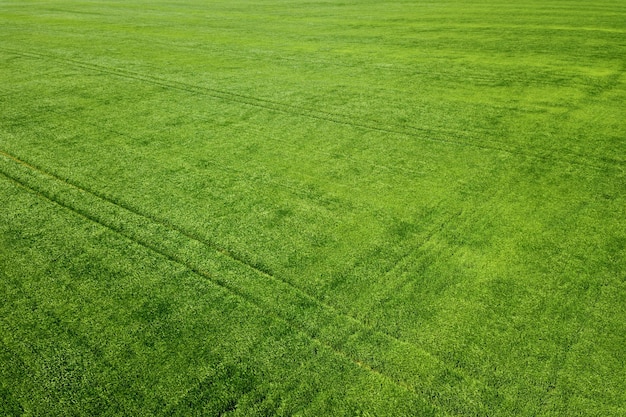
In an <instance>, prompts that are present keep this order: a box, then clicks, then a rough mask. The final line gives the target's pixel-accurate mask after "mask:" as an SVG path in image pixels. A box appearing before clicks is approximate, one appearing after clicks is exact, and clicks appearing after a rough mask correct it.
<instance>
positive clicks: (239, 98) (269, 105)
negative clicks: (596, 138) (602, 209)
mask: <svg viewBox="0 0 626 417" xmlns="http://www.w3.org/2000/svg"><path fill="white" fill-rule="evenodd" d="M0 50H2V51H5V52H8V53H12V54H15V55H20V56H24V57H28V58H35V59H44V60H49V61H54V62H58V63H62V64H66V65H70V66H73V67H76V68H82V69H86V70H89V71H96V72H100V73H104V74H109V75H113V76H116V77H121V78H126V79H132V80H135V81H140V82H144V83H149V84H153V85H157V86H160V87H163V88H166V89H173V90H178V91H184V92H187V93H192V94H200V95H204V96H208V97H213V98H216V99H220V100H225V101H230V102H235V103H239V104H243V105H247V106H251V107H256V108H259V109H263V110H270V111H274V112H278V113H281V114H286V115H292V116H299V117H305V118H309V119H315V120H321V121H326V122H331V123H335V124H339V125H345V126H349V127H352V128H355V129H360V130H366V131H373V132H380V133H386V134H393V135H401V136H408V137H411V138H415V139H418V140H421V141H427V142H435V143H441V144H446V145H453V146H461V147H470V148H475V149H481V150H488V151H496V152H504V153H508V154H511V155H516V156H524V157H529V158H534V159H539V160H544V161H552V162H558V163H562V164H566V165H580V166H585V167H589V168H594V169H597V170H603V169H605V168H606V165H609V166H622V165H624V164H625V163H626V161H622V160H619V159H612V158H596V157H593V156H588V155H585V156H584V158H585V159H587V160H589V159H592V160H595V162H589V161H582V160H579V159H571V158H563V157H558V156H557V155H555V154H554V151H550V150H547V149H538V150H539V152H529V151H526V150H522V149H519V148H508V147H506V145H505V144H504V143H501V142H494V141H491V142H483V143H471V142H467V141H466V140H463V139H472V136H470V135H467V134H463V133H461V132H458V131H453V130H450V131H446V130H442V129H427V128H420V127H417V126H409V127H400V126H381V125H378V124H373V123H371V122H369V123H368V122H367V121H364V122H361V123H357V122H354V121H352V119H351V118H349V117H347V116H345V115H341V114H336V113H331V112H325V111H323V110H318V109H309V108H305V107H299V106H292V105H288V104H284V103H280V102H277V101H273V100H269V99H264V98H258V97H252V96H247V95H243V94H238V93H233V92H229V91H225V90H221V89H216V88H212V87H203V86H198V85H193V84H188V83H184V82H181V81H175V80H168V79H165V78H159V77H154V76H151V75H146V74H141V73H138V72H134V71H129V70H124V69H121V68H115V67H107V66H104V65H100V64H93V63H88V62H83V61H79V60H75V59H70V58H61V57H58V56H54V55H51V54H43V53H40V52H34V51H28V52H24V51H17V50H13V49H9V48H4V47H0ZM441 134H446V135H448V136H451V137H455V139H446V138H444V137H442V136H441ZM427 135H430V136H427ZM479 140H480V139H479Z"/></svg>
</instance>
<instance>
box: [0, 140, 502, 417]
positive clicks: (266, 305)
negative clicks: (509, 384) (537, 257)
mask: <svg viewBox="0 0 626 417" xmlns="http://www.w3.org/2000/svg"><path fill="white" fill-rule="evenodd" d="M0 156H2V157H3V159H4V160H5V163H4V164H2V165H0V168H1V170H0V172H1V173H2V174H3V175H4V176H6V177H7V178H9V179H11V180H12V181H14V182H16V183H17V184H20V186H22V187H24V188H26V189H29V190H32V191H33V192H34V193H36V194H37V195H39V196H40V197H42V198H45V199H47V200H50V201H52V202H54V203H56V204H58V205H59V206H61V207H63V208H65V209H67V210H69V211H72V212H74V213H76V214H78V215H80V216H81V217H83V218H85V219H88V220H89V221H91V222H95V223H98V224H100V225H101V226H103V227H105V228H106V229H108V230H110V231H112V232H114V233H115V234H118V235H120V236H122V237H124V238H126V239H128V240H130V241H132V242H134V243H135V244H138V245H140V246H143V247H145V248H147V249H149V250H151V251H152V252H155V253H157V254H159V255H160V256H162V257H164V258H166V259H169V260H170V261H172V262H174V263H177V264H179V265H181V266H183V267H185V268H186V269H188V270H190V271H192V272H193V273H195V274H196V275H198V276H200V277H203V278H205V279H208V280H210V281H211V282H214V283H215V284H216V285H218V286H220V287H222V288H224V289H226V290H228V291H229V292H231V293H233V294H235V295H236V296H238V297H239V298H241V299H244V300H246V301H247V302H250V303H252V304H254V305H256V306H257V307H258V308H260V309H261V310H262V311H266V312H267V313H268V314H270V315H272V316H273V317H275V318H276V319H278V320H280V321H281V322H284V323H285V324H286V325H288V326H289V327H291V328H293V329H294V330H295V331H297V332H299V333H300V334H303V335H304V336H306V337H308V338H309V339H311V340H312V341H314V342H315V343H319V344H320V346H324V347H325V348H326V349H329V350H330V351H332V352H334V353H335V354H337V355H339V356H341V357H344V358H346V359H347V360H349V361H350V362H352V363H353V364H355V365H357V366H359V367H361V368H363V369H365V370H366V371H368V372H370V373H373V374H375V375H377V377H381V378H384V379H386V380H389V381H390V382H392V383H394V384H395V385H397V386H399V387H401V388H403V389H405V390H408V391H409V392H411V393H413V394H415V395H418V396H419V397H420V398H436V399H437V401H436V402H437V405H438V407H442V406H443V405H442V404H446V403H447V402H450V401H451V402H452V403H453V407H454V408H455V409H456V408H458V407H466V406H467V405H463V404H459V403H458V402H459V400H458V398H482V397H484V396H487V397H489V398H491V399H493V398H494V397H497V393H494V392H492V390H490V389H488V388H487V387H486V386H484V385H483V384H482V383H481V382H479V381H477V380H475V379H473V378H471V377H468V376H467V375H464V374H463V373H462V372H461V371H460V370H458V369H455V368H452V367H450V366H449V365H447V364H446V363H445V362H443V361H442V360H441V359H439V358H437V357H435V356H433V355H432V354H430V353H429V352H427V351H425V350H423V349H421V348H419V347H417V346H415V345H413V344H410V343H407V342H404V341H401V340H399V339H396V338H393V337H392V336H389V335H386V334H384V333H382V332H377V331H373V330H372V329H368V328H367V327H365V326H363V325H362V324H361V323H360V322H358V321H357V320H356V319H354V318H352V317H350V316H346V315H344V314H341V313H338V312H336V311H335V310H334V309H332V307H329V306H325V305H323V304H322V303H321V302H319V301H318V300H315V299H312V298H311V297H310V296H307V295H306V294H303V293H302V292H299V291H298V290H297V289H296V288H293V287H292V286H290V285H289V284H288V283H285V282H283V281H282V280H280V279H279V278H276V277H274V276H271V275H269V274H267V273H265V272H264V271H262V270H259V269H256V268H255V267H254V266H251V265H248V264H246V263H244V262H242V261H240V260H238V259H236V258H232V257H230V256H229V253H228V252H227V251H223V250H220V249H215V248H213V247H208V246H207V245H206V244H204V243H202V242H201V241H198V240H197V239H195V238H194V237H193V236H190V235H189V234H187V233H185V232H184V231H178V230H174V229H172V228H170V227H168V226H167V225H166V224H164V223H163V222H159V221H158V220H157V221H155V220H152V219H151V218H150V217H148V216H144V215H142V214H141V213H137V212H134V211H131V210H127V209H125V208H124V207H122V206H120V205H118V204H116V203H115V202H114V201H110V200H108V199H106V198H100V197H99V196H97V195H95V194H93V193H91V192H89V191H88V190H85V189H82V188H80V187H77V186H75V185H72V184H70V183H68V182H66V181H65V180H63V179H60V178H58V177H55V176H54V175H51V174H47V173H46V172H44V171H41V170H39V169H37V168H36V167H34V166H32V165H29V164H27V163H25V162H23V161H21V160H19V159H18V158H15V157H13V156H12V155H10V154H8V153H6V152H3V151H0ZM7 162H8V163H7ZM8 165H13V167H12V168H11V167H10V166H8ZM89 200H91V201H89ZM95 213H98V214H95ZM102 213H106V214H105V215H104V216H103V214H102ZM154 236H163V240H164V241H163V242H158V241H157V242H155V241H154V239H153V238H154ZM151 238H152V239H151ZM203 249H204V250H203ZM206 249H209V250H210V251H213V252H214V253H215V254H216V255H217V256H215V255H213V256H211V255H210V253H207V252H206ZM190 252H191V253H192V254H197V255H204V256H201V257H197V258H198V259H203V261H194V259H193V257H192V256H188V255H187V254H188V253H190ZM207 255H208V257H210V258H212V259H208V260H205V259H206V258H207ZM220 255H221V259H220ZM233 262H235V263H236V264H237V265H233ZM233 266H235V268H233ZM220 267H221V268H222V269H228V270H224V271H223V273H222V275H224V276H220V275H216V274H213V273H211V272H210V270H211V269H213V270H215V269H220ZM250 272H252V276H250V275H251V274H250ZM259 276H261V277H263V278H264V280H263V281H264V282H261V284H262V285H261V284H259V283H258V277H259ZM267 284H269V285H267ZM255 286H256V288H254V287H255ZM255 291H258V292H255ZM263 292H265V294H263ZM307 313H308V314H307ZM311 315H313V317H316V319H317V320H311ZM303 316H305V317H303ZM304 318H306V320H304ZM311 323H313V324H311ZM380 345H383V346H384V347H385V349H381V348H379V346H380ZM374 352H377V353H374ZM372 355H374V356H372ZM379 355H383V357H382V358H381V357H380V356H379ZM404 358H411V359H413V361H411V362H410V363H407V364H405V363H398V360H399V359H400V360H401V359H404ZM376 363H378V365H377V364H376ZM411 366H413V369H408V370H407V367H408V368H411ZM433 376H438V378H439V379H440V380H443V381H444V382H443V383H441V384H440V385H438V386H436V387H432V386H430V385H429V384H428V383H427V382H423V381H428V380H429V379H432V378H433ZM445 381H448V382H449V383H446V382H445ZM461 381H462V382H461ZM433 390H434V391H433ZM446 390H447V391H446ZM444 391H446V392H444ZM459 391H460V392H459ZM478 404H479V405H481V404H482V402H481V401H479V402H478ZM444 408H445V407H444Z"/></svg>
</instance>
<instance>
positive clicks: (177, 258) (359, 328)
mask: <svg viewBox="0 0 626 417" xmlns="http://www.w3.org/2000/svg"><path fill="white" fill-rule="evenodd" d="M0 155H1V156H4V157H5V158H6V159H9V160H11V161H13V163H15V164H18V165H19V166H21V167H22V169H24V168H25V169H26V170H28V171H34V172H35V173H38V174H39V175H43V176H45V177H48V179H47V181H51V180H52V181H56V182H59V183H61V185H62V186H63V187H66V188H68V187H69V188H70V189H72V190H74V191H75V192H79V193H80V194H82V195H86V196H90V195H91V196H93V197H95V198H96V199H99V200H101V201H102V202H104V203H106V204H108V205H112V206H114V207H117V208H118V210H119V209H121V210H123V211H127V212H129V213H131V214H133V215H135V216H137V217H139V218H142V219H144V222H145V221H146V220H147V221H148V223H153V224H156V225H158V226H161V227H164V228H165V229H169V230H170V231H174V232H176V233H178V234H180V235H181V236H183V237H184V238H186V239H187V240H191V241H195V242H197V243H200V244H202V245H203V246H205V247H207V248H208V249H210V250H213V251H215V252H217V253H219V254H221V255H223V256H225V257H227V258H228V259H231V260H232V261H235V262H236V263H237V264H239V265H240V266H242V267H244V268H249V269H250V270H252V271H254V273H257V274H260V275H261V276H264V277H266V278H267V279H269V280H270V281H274V282H279V283H280V284H282V285H286V286H287V287H289V288H291V289H292V291H294V292H295V294H296V296H297V297H299V298H303V299H305V300H306V301H308V302H310V303H312V304H313V305H314V306H317V307H316V308H318V309H320V310H319V313H318V314H321V315H322V316H323V315H324V314H330V316H334V318H335V319H337V320H340V321H342V320H345V321H347V324H348V325H349V326H350V327H351V330H348V332H349V334H351V335H360V333H362V332H365V334H366V335H367V334H370V333H369V332H374V334H378V335H380V336H381V337H383V339H386V340H387V341H388V342H391V343H393V344H396V345H398V346H399V347H403V346H404V347H405V348H409V349H410V350H416V351H415V353H419V354H421V355H423V356H425V357H426V358H428V359H429V360H431V361H432V362H433V364H435V365H436V366H438V367H441V368H442V370H443V371H445V372H448V373H450V374H451V375H458V377H459V378H461V379H462V380H464V381H467V382H468V383H470V385H471V386H472V387H477V386H478V387H481V389H482V390H486V391H488V392H490V391H491V390H490V389H489V388H487V387H486V386H484V384H483V383H482V382H480V381H478V380H476V379H474V378H473V377H470V376H468V375H465V373H464V372H462V371H461V370H459V369H457V368H453V367H451V366H450V365H448V364H447V363H445V362H444V361H443V360H441V359H440V358H438V357H436V356H434V355H433V354H432V353H430V352H428V351H426V350H424V349H423V348H420V347H418V346H416V345H414V344H412V343H409V342H406V341H403V340H400V339H397V338H396V337H394V336H392V335H389V334H386V333H385V332H382V331H379V330H374V329H372V328H370V327H368V326H366V325H364V324H363V323H361V322H360V321H359V320H357V319H355V318H353V317H351V316H349V315H346V314H344V313H340V312H338V311H336V310H335V309H334V308H333V307H332V306H329V305H326V304H325V303H323V302H321V301H319V300H317V299H315V298H313V297H311V296H310V295H308V294H306V293H304V292H302V291H301V290H299V289H298V288H297V287H294V286H293V285H292V284H291V283H289V282H287V281H284V280H282V279H280V278H278V277H275V276H273V275H271V274H268V273H267V272H265V271H263V270H261V269H258V268H256V267H255V266H254V265H251V264H248V263H246V262H245V261H244V260H241V259H238V258H235V257H233V256H231V255H230V252H228V251H226V250H223V249H219V248H216V247H214V245H212V244H210V243H207V242H203V241H202V240H199V239H196V238H195V237H194V236H192V235H190V234H189V233H187V232H186V231H184V230H179V229H178V228H176V227H175V226H173V225H169V224H167V223H164V222H163V221H160V220H158V219H153V218H152V217H151V216H147V215H144V214H142V213H140V212H138V211H136V210H135V209H133V208H126V207H124V206H122V205H120V204H118V203H116V202H115V201H113V200H110V199H109V198H107V197H105V196H100V195H98V194H96V193H93V192H91V191H89V190H86V189H84V188H81V187H79V186H77V185H74V184H72V183H69V182H67V181H66V180H64V179H62V178H60V177H57V176H55V175H54V174H50V173H47V172H46V171H43V170H41V169H39V168H37V167H35V166H33V165H31V164H29V163H26V162H24V161H22V160H20V159H19V158H16V157H14V156H12V155H11V154H9V153H7V152H4V151H1V150H0ZM0 167H1V166H0ZM0 173H2V174H3V175H4V176H5V177H7V178H9V179H11V180H12V181H14V182H15V183H17V184H19V185H20V186H21V187H23V188H25V189H29V190H32V191H33V192H34V193H36V194H37V195H39V196H40V197H42V198H45V199H47V200H49V201H52V202H54V203H56V204H58V205H59V206H61V207H63V208H65V209H67V210H69V211H72V212H75V213H77V214H78V215H80V216H82V217H84V218H86V219H88V220H89V221H92V222H95V223H97V224H100V225H101V226H103V227H105V228H106V229H108V230H111V231H112V232H114V233H116V234H118V235H120V236H123V237H125V238H127V239H129V240H130V241H133V242H135V243H136V244H138V245H140V246H143V247H145V248H147V249H149V250H151V251H153V252H155V253H157V254H159V255H161V256H163V257H164V258H166V259H169V260H170V261H172V262H175V263H177V264H179V265H181V266H183V267H185V268H187V269H188V270H190V271H192V272H193V273H195V274H197V275H199V276H202V277H204V278H206V279H208V280H210V281H211V282H214V283H215V284H216V285H218V286H220V287H222V288H224V289H226V290H228V291H230V292H232V293H233V294H235V295H237V296H238V297H240V298H242V299H245V300H247V301H248V302H250V303H252V304H254V305H255V306H257V308H259V309H261V310H262V311H267V312H268V314H271V315H272V316H274V317H275V318H277V319H279V320H280V321H282V322H284V323H285V324H287V325H288V326H289V327H291V328H293V329H294V330H296V331H297V332H299V333H300V334H303V335H305V336H306V337H308V338H310V339H312V340H314V341H316V342H317V343H319V344H320V345H321V346H324V347H326V348H327V349H329V350H331V351H332V352H334V353H336V354H337V355H339V356H342V357H345V358H346V359H348V360H350V361H351V362H353V363H354V364H355V365H357V366H359V367H361V368H363V369H365V370H368V371H370V372H372V373H374V374H377V375H380V376H381V377H383V378H385V379H387V380H389V381H390V382H392V383H394V384H395V385H397V386H399V387H401V388H403V389H406V390H408V391H409V392H412V393H414V394H416V395H418V396H420V397H424V396H426V395H427V393H425V392H422V391H419V390H417V389H416V388H415V387H413V386H412V385H411V384H410V383H408V382H407V381H405V380H404V379H403V377H400V376H397V375H396V376H395V377H392V376H390V375H388V374H387V373H386V371H381V370H378V369H376V368H375V367H373V366H370V365H369V364H367V363H366V362H364V361H362V360H359V359H357V358H354V357H352V356H350V355H349V354H347V353H346V352H344V351H342V350H341V349H340V348H338V347H337V346H333V345H332V344H330V343H328V342H325V341H324V340H322V339H320V337H318V336H317V335H316V334H315V332H313V334H311V330H310V329H309V330H307V329H306V328H305V327H304V326H302V325H298V323H297V322H295V321H294V319H292V320H289V319H288V318H285V317H282V316H281V315H280V314H279V313H277V312H276V311H275V310H272V309H268V308H267V306H264V305H263V304H264V302H263V301H260V300H258V299H255V298H254V297H251V296H250V295H249V294H247V293H246V292H245V291H242V290H241V289H240V288H238V287H237V285H235V284H232V283H230V282H229V281H228V280H226V279H222V278H220V277H217V276H215V275H213V274H211V273H210V272H208V271H206V270H205V269H203V267H201V266H197V265H194V264H193V263H192V262H190V261H189V260H186V259H185V258H184V256H181V255H180V254H176V253H175V250H167V249H164V248H161V247H159V245H158V244H155V243H154V242H150V241H149V240H148V239H145V238H141V237H137V236H134V235H133V233H131V231H129V230H126V227H125V226H120V225H117V226H116V225H115V224H113V223H114V222H111V221H106V220H103V219H99V218H98V217H97V216H96V215H94V214H92V213H89V212H88V211H86V210H84V209H80V208H78V207H74V205H76V204H74V205H72V204H68V203H66V202H64V201H62V199H61V198H59V197H56V196H55V195H54V194H53V193H50V192H46V191H43V190H41V189H40V188H41V187H36V186H32V185H31V184H29V183H28V181H26V180H23V179H21V178H19V176H18V175H11V174H10V173H8V172H6V170H0ZM40 181H41V180H40ZM44 181H46V180H44ZM83 199H84V197H83ZM118 221H119V219H118ZM170 252H174V253H170ZM353 326H356V328H354V327H353ZM320 330H321V329H320Z"/></svg>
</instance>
